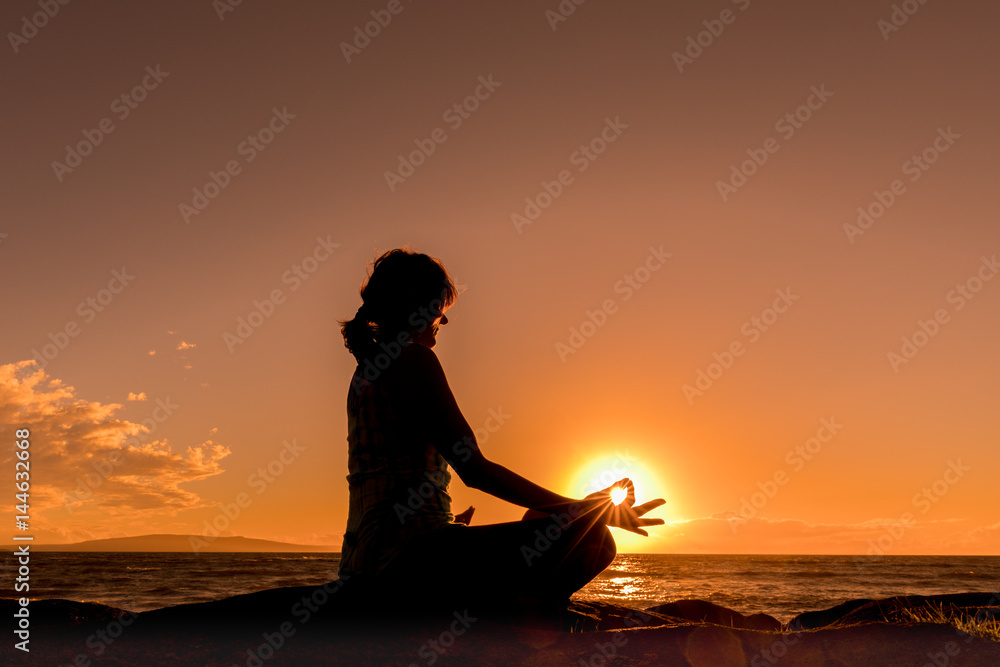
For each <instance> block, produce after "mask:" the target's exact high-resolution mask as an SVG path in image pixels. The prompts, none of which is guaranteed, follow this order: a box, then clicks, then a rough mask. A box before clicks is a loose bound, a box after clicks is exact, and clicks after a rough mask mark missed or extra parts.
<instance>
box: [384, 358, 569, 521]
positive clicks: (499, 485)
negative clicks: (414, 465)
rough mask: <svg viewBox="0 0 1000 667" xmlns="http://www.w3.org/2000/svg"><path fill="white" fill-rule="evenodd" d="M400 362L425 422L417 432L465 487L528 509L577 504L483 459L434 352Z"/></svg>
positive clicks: (408, 390) (403, 380)
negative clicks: (428, 441)
mask: <svg viewBox="0 0 1000 667" xmlns="http://www.w3.org/2000/svg"><path fill="white" fill-rule="evenodd" d="M399 361H400V362H402V363H401V365H400V371H401V376H402V377H400V381H401V382H403V383H404V386H405V391H406V393H407V394H408V395H409V396H411V397H412V399H413V400H414V402H415V403H416V404H417V406H418V407H417V416H416V418H417V419H418V420H419V421H420V422H421V423H420V424H419V425H418V432H421V433H425V434H427V435H428V437H430V438H431V441H432V442H434V443H435V446H436V447H437V450H438V452H439V453H440V454H441V456H443V457H444V459H445V460H446V461H448V463H450V464H451V466H452V467H453V468H454V469H455V472H457V473H458V476H459V477H461V479H462V481H463V482H465V484H466V485H467V486H470V487H472V488H474V489H479V490H480V491H484V492H486V493H489V494H490V495H492V496H496V497H497V498H500V499H501V500H506V501H507V502H509V503H513V504H514V505H519V506H521V507H527V508H543V507H546V508H547V507H556V506H567V507H568V506H569V505H571V504H573V503H575V502H578V501H575V500H573V499H572V498H567V497H566V496H563V495H560V494H558V493H555V492H553V491H550V490H548V489H546V488H544V487H542V486H539V485H538V484H535V483H534V482H532V481H530V480H528V479H525V478H524V477H522V476H521V475H518V474H517V473H515V472H513V471H512V470H510V469H508V468H506V467H504V466H502V465H500V464H499V463H494V462H493V461H490V460H488V459H487V458H486V457H485V456H483V453H482V451H481V450H480V449H479V445H478V443H477V442H476V435H475V433H474V432H473V430H472V427H471V426H469V422H467V421H466V419H465V416H464V415H463V414H462V411H461V409H459V407H458V402H457V401H456V400H455V396H454V394H453V393H452V391H451V387H449V386H448V379H447V378H446V377H445V374H444V369H443V368H442V367H441V362H440V361H438V358H437V355H436V354H434V351H433V350H431V349H430V348H428V347H424V346H423V345H418V344H414V345H410V346H409V349H407V351H406V353H404V354H403V355H402V356H401V357H400V359H399ZM546 511H550V510H546Z"/></svg>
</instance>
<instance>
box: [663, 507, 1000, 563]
mask: <svg viewBox="0 0 1000 667" xmlns="http://www.w3.org/2000/svg"><path fill="white" fill-rule="evenodd" d="M969 524H970V521H969V520H968V519H961V518H946V519H932V518H930V519H929V518H925V517H923V516H921V515H919V514H918V515H916V516H915V517H914V520H913V521H911V522H910V523H908V524H903V523H901V521H900V519H899V518H872V519H867V520H865V521H859V522H856V523H821V522H810V521H804V520H801V519H790V518H765V517H753V518H750V519H744V518H742V517H740V516H739V515H738V514H736V513H735V512H731V511H726V512H716V513H714V514H711V515H710V516H707V517H700V518H695V519H680V520H675V521H671V522H669V523H668V524H667V525H665V526H664V527H663V528H662V529H660V531H659V532H660V534H661V535H662V536H663V538H664V541H663V546H666V547H669V548H670V550H671V551H674V552H675V553H724V554H742V553H771V554H868V553H870V552H872V553H876V554H877V555H908V554H944V553H969V554H974V553H982V554H987V553H995V552H996V550H997V548H998V547H1000V523H998V524H995V525H993V526H985V527H980V528H972V527H970V526H969ZM879 552H881V553H879Z"/></svg>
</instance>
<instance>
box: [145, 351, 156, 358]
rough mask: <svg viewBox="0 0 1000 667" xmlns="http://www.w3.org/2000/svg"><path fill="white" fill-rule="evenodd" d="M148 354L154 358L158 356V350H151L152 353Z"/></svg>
mask: <svg viewBox="0 0 1000 667" xmlns="http://www.w3.org/2000/svg"><path fill="white" fill-rule="evenodd" d="M146 354H148V355H149V356H151V357H154V356H156V350H150V351H149V352H147V353H146Z"/></svg>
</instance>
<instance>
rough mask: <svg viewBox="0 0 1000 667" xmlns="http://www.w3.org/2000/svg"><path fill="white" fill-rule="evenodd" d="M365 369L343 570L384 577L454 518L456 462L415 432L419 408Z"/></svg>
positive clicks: (353, 400) (352, 441)
mask: <svg viewBox="0 0 1000 667" xmlns="http://www.w3.org/2000/svg"><path fill="white" fill-rule="evenodd" d="M387 384H388V383H387V382H384V381H383V378H382V377H377V378H375V380H374V381H369V380H367V379H365V378H364V376H363V371H362V369H361V367H360V366H358V368H357V369H356V370H355V371H354V377H353V378H352V379H351V389H350V391H349V392H348V395H347V445H348V446H347V469H348V472H349V473H350V474H348V475H347V483H348V486H349V488H350V509H349V511H348V516H347V532H346V533H345V534H344V544H343V547H342V549H341V556H340V573H341V575H345V576H352V575H357V574H362V573H363V574H367V575H377V574H379V573H380V572H381V571H382V570H383V569H384V568H385V567H386V566H387V565H389V564H390V563H391V562H392V561H393V559H395V558H396V557H397V556H398V555H399V553H400V552H401V551H402V549H403V547H404V546H405V544H406V543H407V541H409V540H410V539H412V538H414V537H416V536H418V535H422V534H424V533H427V532H430V531H432V530H435V529H437V528H440V527H442V526H444V525H447V524H449V523H451V522H452V520H453V518H454V516H453V515H452V513H451V496H449V495H448V484H449V482H450V481H451V473H450V472H449V471H448V463H447V462H446V461H445V460H444V459H443V458H442V457H441V455H440V454H438V452H437V450H436V449H435V448H434V446H433V445H431V444H429V443H427V442H426V441H425V442H421V440H426V439H425V438H421V437H420V436H419V435H418V434H417V433H415V432H414V428H413V425H414V424H415V423H416V421H415V419H414V417H415V415H414V414H413V413H414V409H415V406H414V405H412V403H408V402H407V401H405V400H403V399H402V398H401V397H398V396H393V395H391V394H390V392H389V391H388V388H387V386H386V385H387Z"/></svg>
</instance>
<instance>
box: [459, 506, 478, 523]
mask: <svg viewBox="0 0 1000 667" xmlns="http://www.w3.org/2000/svg"><path fill="white" fill-rule="evenodd" d="M475 512H476V508H475V507H472V506H471V505H470V506H469V509H467V510H465V511H464V512H462V513H461V514H456V515H455V523H463V524H465V525H466V526H468V525H469V524H470V523H472V515H473V514H475Z"/></svg>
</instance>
